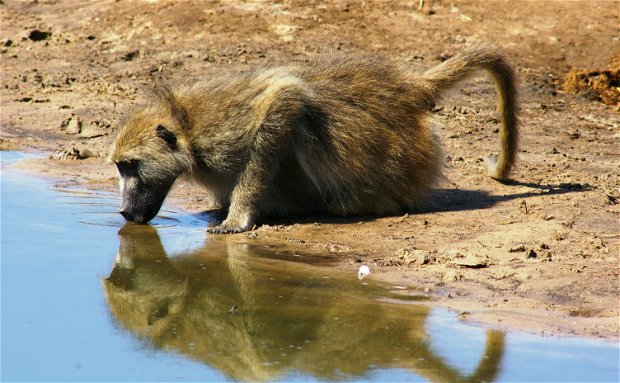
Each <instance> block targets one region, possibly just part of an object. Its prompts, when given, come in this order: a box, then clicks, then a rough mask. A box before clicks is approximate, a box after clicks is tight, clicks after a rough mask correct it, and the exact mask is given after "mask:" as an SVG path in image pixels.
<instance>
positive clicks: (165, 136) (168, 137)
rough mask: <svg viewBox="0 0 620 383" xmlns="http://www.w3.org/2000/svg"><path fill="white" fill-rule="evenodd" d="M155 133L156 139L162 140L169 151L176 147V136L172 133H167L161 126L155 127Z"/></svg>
mask: <svg viewBox="0 0 620 383" xmlns="http://www.w3.org/2000/svg"><path fill="white" fill-rule="evenodd" d="M155 132H156V133H157V137H159V138H161V139H162V140H164V141H165V142H166V144H168V146H169V147H170V148H171V149H174V148H176V146H177V136H175V135H174V133H172V132H171V131H169V130H168V129H166V128H165V127H164V126H162V125H157V128H156V129H155Z"/></svg>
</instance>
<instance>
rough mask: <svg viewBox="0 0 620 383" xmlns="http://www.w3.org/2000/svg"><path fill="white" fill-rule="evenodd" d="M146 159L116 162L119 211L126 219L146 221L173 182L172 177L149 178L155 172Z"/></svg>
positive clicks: (161, 202)
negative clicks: (118, 180) (118, 183)
mask: <svg viewBox="0 0 620 383" xmlns="http://www.w3.org/2000/svg"><path fill="white" fill-rule="evenodd" d="M153 165H154V164H153V163H151V162H150V161H148V160H138V159H135V160H127V161H121V162H118V163H117V164H116V167H117V168H118V173H119V176H120V189H121V198H122V202H121V206H120V209H119V213H121V215H122V216H123V217H124V218H125V219H126V220H128V221H131V222H137V223H146V222H148V221H150V220H151V219H153V218H154V217H155V216H156V215H157V212H159V209H160V208H161V205H162V204H163V202H164V199H165V198H166V195H167V194H168V191H169V190H170V187H171V186H172V184H173V183H174V178H173V177H169V178H163V179H162V177H158V179H151V178H149V176H148V174H150V173H153V172H155V173H157V172H158V170H157V168H153Z"/></svg>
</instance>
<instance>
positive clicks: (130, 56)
mask: <svg viewBox="0 0 620 383" xmlns="http://www.w3.org/2000/svg"><path fill="white" fill-rule="evenodd" d="M139 54H140V51H139V50H135V51H130V52H127V53H125V54H124V55H123V56H122V57H121V60H123V61H131V60H133V59H135V58H136V57H138V55H139Z"/></svg>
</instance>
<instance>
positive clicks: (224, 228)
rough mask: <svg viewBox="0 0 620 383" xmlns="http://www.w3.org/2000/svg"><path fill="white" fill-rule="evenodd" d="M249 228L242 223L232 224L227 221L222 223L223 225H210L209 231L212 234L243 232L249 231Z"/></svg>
mask: <svg viewBox="0 0 620 383" xmlns="http://www.w3.org/2000/svg"><path fill="white" fill-rule="evenodd" d="M247 230H248V229H247V228H245V227H243V226H240V225H230V224H226V223H222V224H221V225H217V226H215V227H210V228H208V229H207V231H208V232H209V233H211V234H235V233H242V232H244V231H247Z"/></svg>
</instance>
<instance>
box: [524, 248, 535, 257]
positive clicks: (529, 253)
mask: <svg viewBox="0 0 620 383" xmlns="http://www.w3.org/2000/svg"><path fill="white" fill-rule="evenodd" d="M537 257H538V254H536V251H534V249H529V250H528V251H527V252H526V254H525V258H526V259H533V258H537Z"/></svg>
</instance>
